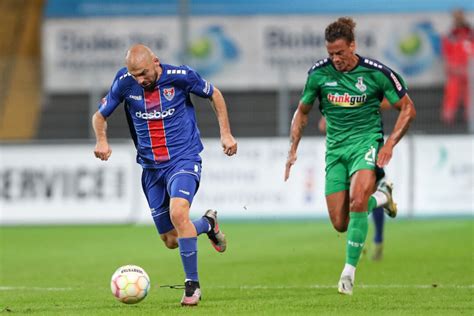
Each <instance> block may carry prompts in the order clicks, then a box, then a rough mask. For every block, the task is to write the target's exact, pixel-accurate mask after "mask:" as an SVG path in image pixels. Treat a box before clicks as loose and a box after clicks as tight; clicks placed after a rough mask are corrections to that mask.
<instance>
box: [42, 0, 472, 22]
mask: <svg viewBox="0 0 474 316" xmlns="http://www.w3.org/2000/svg"><path fill="white" fill-rule="evenodd" d="M180 2H181V1H180V0H66V1H65V0H48V2H47V5H46V8H45V16H46V17H48V18H62V17H95V16H157V15H178V14H179V5H180ZM188 8H189V13H190V14H192V15H288V14H297V15H302V14H305V15H308V14H311V15H315V14H338V15H343V14H364V13H403V12H405V13H416V12H447V11H451V10H453V9H455V8H462V9H464V10H466V11H474V1H466V0H450V1H447V0H418V1H414V0H398V1H378V0H357V1H354V0H339V1H334V0H294V1H289V0H272V1H268V0H225V1H223V0H194V1H193V0H188ZM341 8H343V9H341Z"/></svg>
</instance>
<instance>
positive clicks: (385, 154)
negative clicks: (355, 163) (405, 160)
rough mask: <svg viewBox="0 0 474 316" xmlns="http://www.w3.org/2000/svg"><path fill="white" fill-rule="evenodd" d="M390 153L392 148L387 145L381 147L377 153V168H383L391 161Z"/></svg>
mask: <svg viewBox="0 0 474 316" xmlns="http://www.w3.org/2000/svg"><path fill="white" fill-rule="evenodd" d="M392 153H393V146H391V145H390V144H388V143H387V144H385V145H383V147H382V148H381V149H380V151H379V154H378V155H377V166H379V167H380V168H383V167H385V166H386V165H388V163H389V162H390V159H392Z"/></svg>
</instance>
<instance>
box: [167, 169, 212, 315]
mask: <svg viewBox="0 0 474 316" xmlns="http://www.w3.org/2000/svg"><path fill="white" fill-rule="evenodd" d="M197 187H198V184H197V180H196V179H195V178H194V177H192V176H189V175H185V174H183V175H177V176H175V177H174V178H173V180H172V181H171V182H170V184H169V185H168V188H169V189H168V190H169V195H170V197H171V199H170V215H171V216H170V217H171V222H172V223H173V225H174V227H175V228H176V231H177V233H178V245H179V252H180V255H181V262H182V264H183V269H184V273H185V276H186V277H185V293H184V295H183V297H182V299H181V304H182V305H186V306H194V305H197V304H198V303H199V300H200V299H201V289H200V285H199V275H198V266H197V253H198V249H197V235H198V230H199V231H201V232H203V230H204V231H205V229H206V228H205V226H206V225H205V224H206V223H203V222H202V221H199V222H198V223H197V225H196V226H195V225H194V223H193V222H192V221H191V220H190V218H189V210H190V207H191V203H192V199H193V197H194V194H195V193H196V191H197ZM208 228H209V223H207V229H208Z"/></svg>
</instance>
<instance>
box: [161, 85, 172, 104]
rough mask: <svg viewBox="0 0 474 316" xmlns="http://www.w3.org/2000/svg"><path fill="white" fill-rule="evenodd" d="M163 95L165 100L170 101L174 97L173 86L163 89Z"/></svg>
mask: <svg viewBox="0 0 474 316" xmlns="http://www.w3.org/2000/svg"><path fill="white" fill-rule="evenodd" d="M163 95H164V96H165V98H166V100H168V101H171V100H173V98H174V87H171V88H165V89H163Z"/></svg>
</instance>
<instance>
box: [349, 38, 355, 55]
mask: <svg viewBox="0 0 474 316" xmlns="http://www.w3.org/2000/svg"><path fill="white" fill-rule="evenodd" d="M349 49H350V50H351V53H353V52H355V50H356V43H355V41H352V42H351V43H350V44H349Z"/></svg>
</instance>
